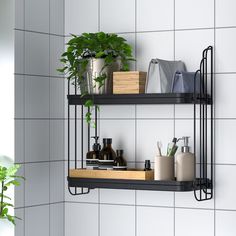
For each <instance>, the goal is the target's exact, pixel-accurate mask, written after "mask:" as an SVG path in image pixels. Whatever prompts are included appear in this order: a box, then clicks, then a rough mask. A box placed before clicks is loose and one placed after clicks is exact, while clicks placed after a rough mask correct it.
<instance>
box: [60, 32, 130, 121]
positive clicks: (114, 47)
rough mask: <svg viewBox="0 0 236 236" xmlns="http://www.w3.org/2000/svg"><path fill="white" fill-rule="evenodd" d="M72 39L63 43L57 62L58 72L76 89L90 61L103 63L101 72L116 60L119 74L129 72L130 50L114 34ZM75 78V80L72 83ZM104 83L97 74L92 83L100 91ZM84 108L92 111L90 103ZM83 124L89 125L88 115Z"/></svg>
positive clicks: (94, 34) (97, 34) (103, 79)
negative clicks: (119, 68) (118, 62)
mask: <svg viewBox="0 0 236 236" xmlns="http://www.w3.org/2000/svg"><path fill="white" fill-rule="evenodd" d="M72 37H73V38H72V39H71V40H70V41H69V42H68V43H67V46H68V47H67V50H66V52H64V53H63V54H62V55H61V59H60V61H61V62H62V63H63V64H64V67H63V68H61V69H58V71H59V72H61V73H65V75H66V78H67V79H68V80H71V81H72V83H73V84H74V86H78V87H80V86H81V85H82V83H83V82H84V77H85V73H86V70H87V65H88V62H89V60H90V59H91V58H103V59H104V61H105V65H104V67H103V68H102V70H103V69H104V68H106V67H107V66H110V65H112V64H113V63H114V62H115V61H117V59H119V60H120V61H121V66H122V67H121V70H123V71H127V70H129V61H131V60H134V58H133V57H132V48H131V46H130V45H129V44H127V43H126V40H125V39H124V38H123V37H120V36H118V35H117V34H107V33H104V32H98V33H83V34H82V35H81V36H76V35H72ZM102 70H101V72H102ZM76 78H77V79H78V80H75V79H76ZM106 79H108V78H107V76H106V75H105V74H101V73H100V74H99V75H98V76H97V77H96V78H94V81H95V82H96V83H97V84H98V86H99V88H100V87H102V86H103V85H104V82H105V80H106ZM75 81H76V82H75ZM85 95H88V92H87V91H84V92H82V91H81V96H85ZM85 106H86V107H90V108H91V107H93V106H94V104H93V99H87V100H86V102H85ZM86 120H87V122H88V123H90V122H91V112H90V113H87V114H86Z"/></svg>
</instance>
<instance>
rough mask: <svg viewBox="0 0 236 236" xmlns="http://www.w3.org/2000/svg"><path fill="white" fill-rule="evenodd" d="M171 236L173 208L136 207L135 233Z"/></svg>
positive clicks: (143, 235)
mask: <svg viewBox="0 0 236 236" xmlns="http://www.w3.org/2000/svg"><path fill="white" fill-rule="evenodd" d="M157 233H158V234H159V235H165V236H172V235H173V233H174V208H161V207H137V235H138V236H146V235H150V236H155V235H157Z"/></svg>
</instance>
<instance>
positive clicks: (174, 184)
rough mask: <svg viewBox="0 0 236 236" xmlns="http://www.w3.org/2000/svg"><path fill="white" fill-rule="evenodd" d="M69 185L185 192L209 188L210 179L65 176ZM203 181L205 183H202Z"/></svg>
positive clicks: (91, 187)
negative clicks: (180, 180)
mask: <svg viewBox="0 0 236 236" xmlns="http://www.w3.org/2000/svg"><path fill="white" fill-rule="evenodd" d="M67 179H68V184H69V187H83V188H88V189H94V188H109V189H134V190H156V191H175V192H187V191H193V190H194V189H200V188H201V186H202V188H203V186H204V188H206V186H207V188H210V187H211V181H210V180H207V182H206V181H203V180H202V181H201V180H200V179H197V180H196V182H194V181H182V182H178V181H157V180H123V179H122V180H119V179H96V178H74V177H67ZM204 182H205V183H204Z"/></svg>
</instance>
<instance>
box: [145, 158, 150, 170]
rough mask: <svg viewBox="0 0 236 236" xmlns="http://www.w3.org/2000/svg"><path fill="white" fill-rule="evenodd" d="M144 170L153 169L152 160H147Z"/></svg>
mask: <svg viewBox="0 0 236 236" xmlns="http://www.w3.org/2000/svg"><path fill="white" fill-rule="evenodd" d="M144 170H145V171H147V170H151V162H150V160H145V165H144Z"/></svg>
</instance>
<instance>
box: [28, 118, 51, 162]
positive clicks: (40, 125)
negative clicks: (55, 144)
mask: <svg viewBox="0 0 236 236" xmlns="http://www.w3.org/2000/svg"><path fill="white" fill-rule="evenodd" d="M38 161H49V120H27V121H25V162H38Z"/></svg>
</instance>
